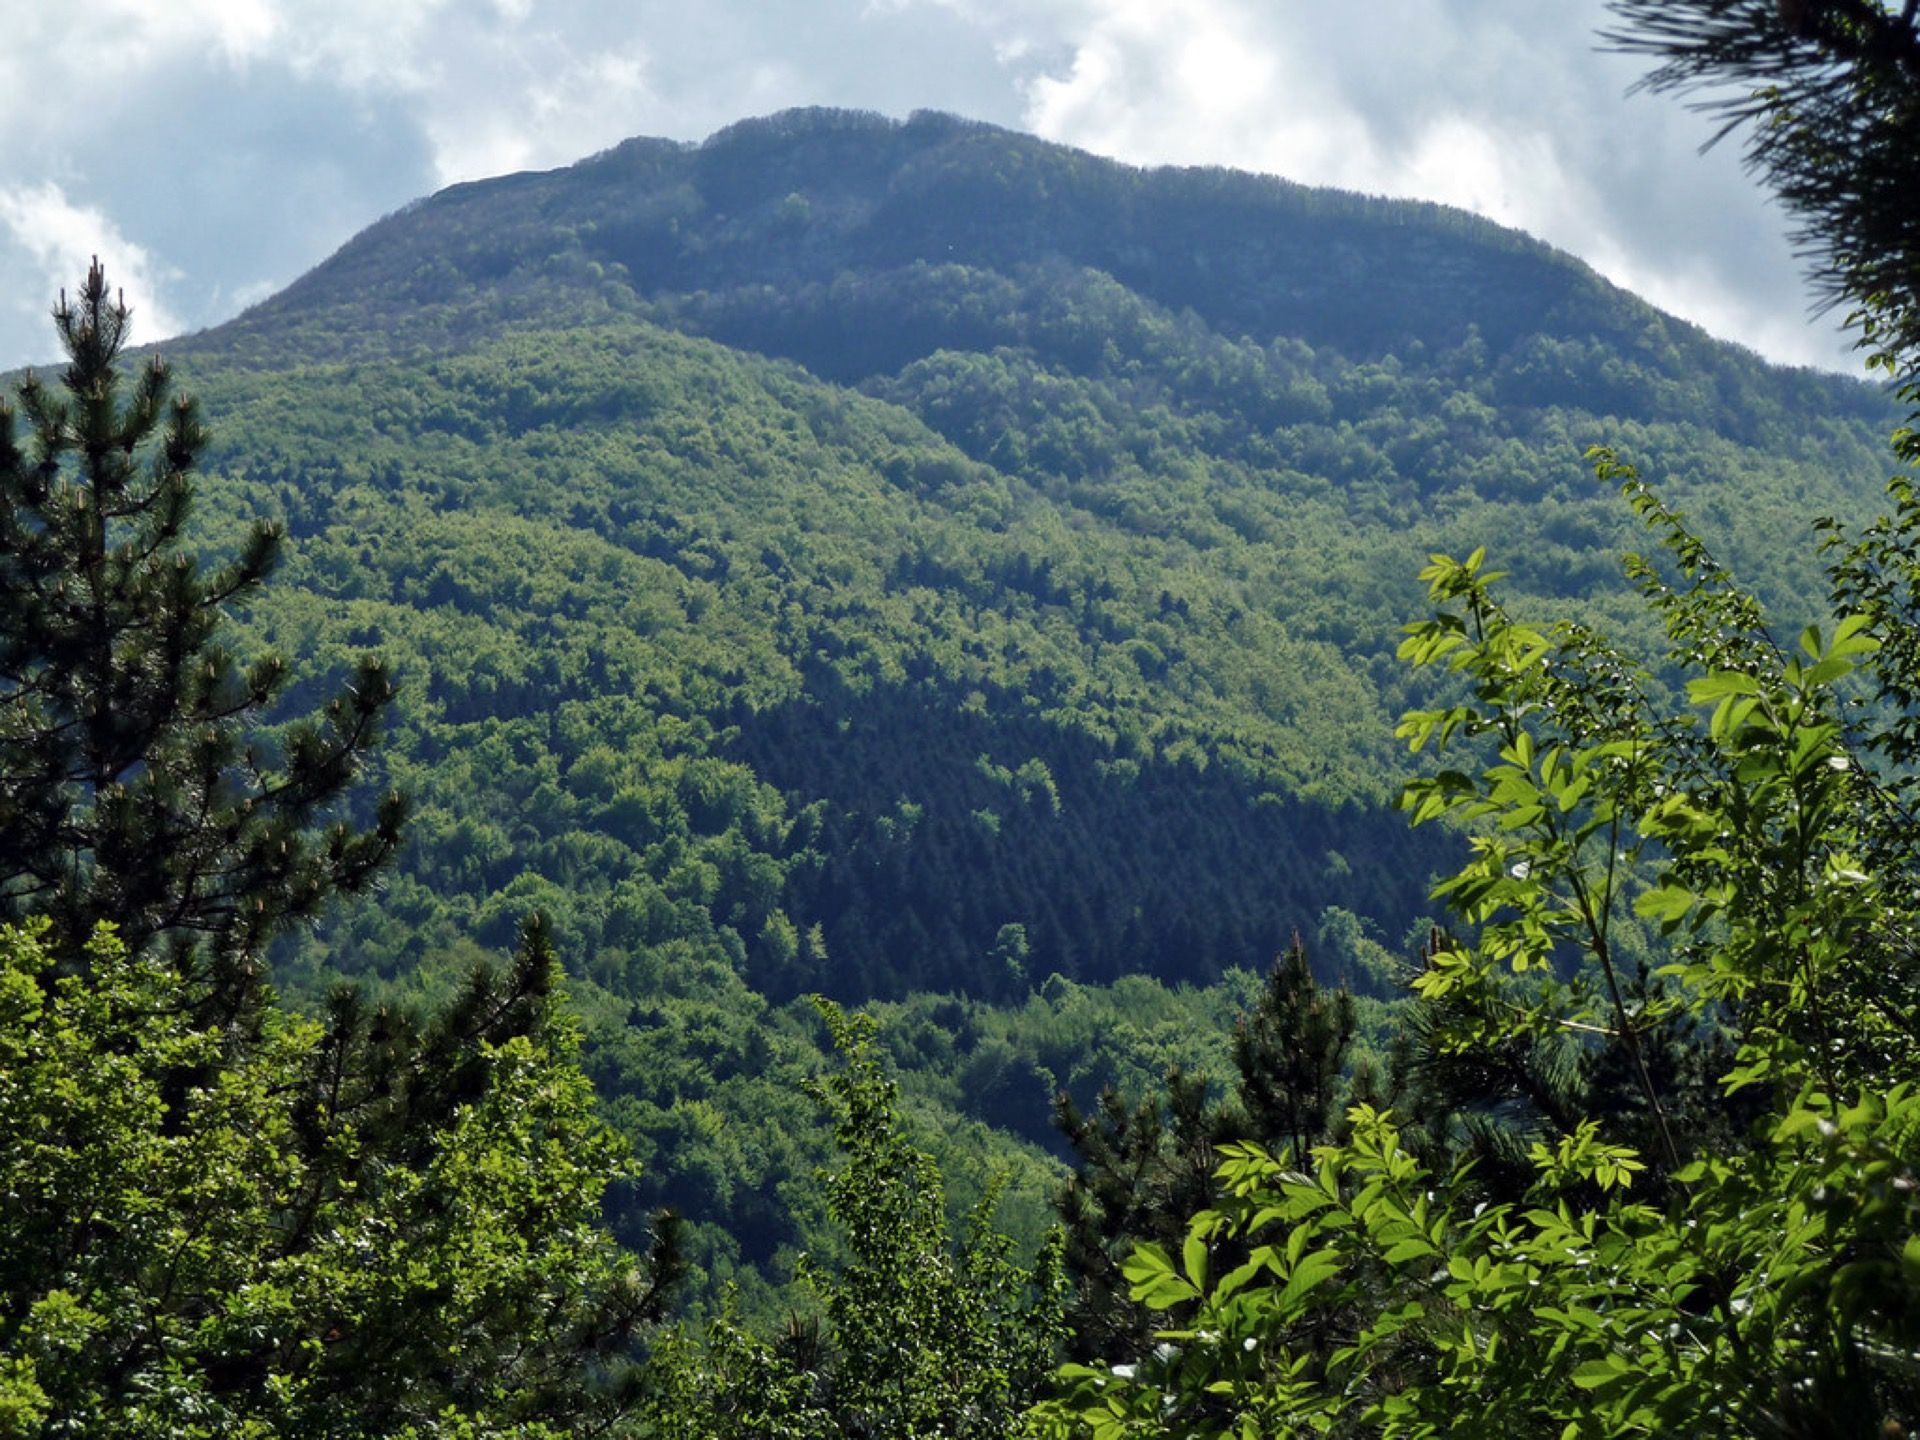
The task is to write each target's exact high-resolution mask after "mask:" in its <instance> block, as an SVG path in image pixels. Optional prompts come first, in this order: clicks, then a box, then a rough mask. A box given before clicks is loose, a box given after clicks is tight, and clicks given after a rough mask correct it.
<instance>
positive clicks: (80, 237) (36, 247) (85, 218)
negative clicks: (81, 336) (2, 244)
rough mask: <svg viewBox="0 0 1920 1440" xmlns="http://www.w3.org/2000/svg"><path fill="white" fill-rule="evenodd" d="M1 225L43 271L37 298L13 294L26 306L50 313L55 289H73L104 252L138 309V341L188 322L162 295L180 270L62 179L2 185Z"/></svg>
mask: <svg viewBox="0 0 1920 1440" xmlns="http://www.w3.org/2000/svg"><path fill="white" fill-rule="evenodd" d="M0 227H4V228H5V230H6V232H7V233H8V235H10V236H11V238H12V240H13V243H14V245H15V246H17V247H18V248H19V249H20V250H22V251H24V252H25V254H26V255H27V256H28V257H29V259H30V261H31V263H32V264H33V266H34V267H35V268H36V269H37V272H38V274H37V276H36V278H37V279H38V281H39V282H40V283H39V284H38V286H37V287H36V290H35V294H36V297H37V298H34V299H31V300H29V299H28V297H26V296H24V295H21V294H19V293H17V292H16V294H15V296H14V297H13V298H14V300H15V303H16V305H18V306H20V307H21V308H26V307H27V306H29V305H30V306H31V307H32V308H34V309H36V310H38V311H39V312H40V313H43V314H44V312H45V308H46V306H47V305H48V304H49V303H50V302H51V301H52V299H53V297H54V295H55V294H57V293H58V292H59V291H60V290H61V289H63V288H64V289H66V290H68V291H72V290H73V289H74V288H75V287H76V286H77V285H78V283H79V281H80V279H81V277H82V276H83V275H85V273H86V270H87V265H88V263H89V261H90V260H91V259H92V258H93V257H95V256H98V257H99V259H100V262H101V264H103V265H104V266H105V267H106V271H107V278H108V280H109V281H110V282H112V284H113V285H114V286H115V287H116V288H118V289H120V290H121V291H122V292H124V294H125V295H126V299H127V304H128V305H129V306H131V307H132V309H133V337H132V338H133V340H134V342H135V343H146V342H149V341H154V340H164V339H166V338H167V337H168V336H170V335H176V334H178V333H179V332H180V330H181V329H182V328H183V326H182V324H181V322H180V320H179V319H178V318H176V316H175V315H174V313H173V311H172V310H171V309H170V308H169V307H168V305H167V304H166V302H165V301H164V300H162V298H161V295H160V291H161V287H162V286H163V285H164V284H166V283H167V282H169V281H172V280H176V279H178V278H179V276H178V274H177V272H173V271H170V270H168V269H167V268H166V267H164V266H162V265H160V264H158V263H157V262H156V261H155V260H154V258H153V256H151V255H150V254H148V253H147V251H146V250H145V249H144V248H142V247H141V246H139V245H137V244H135V243H134V242H133V241H131V240H129V239H127V238H126V236H124V235H122V234H121V233H120V231H119V230H118V228H116V227H115V225H114V223H113V222H112V221H111V220H110V219H108V218H107V216H106V215H104V214H103V213H102V212H101V211H99V210H97V209H94V208H93V207H91V206H86V205H78V204H75V203H74V202H73V201H72V200H70V199H68V198H67V195H66V194H65V192H63V191H62V190H61V188H60V187H59V186H58V185H55V184H52V183H45V184H41V185H35V186H26V187H14V188H11V189H0Z"/></svg>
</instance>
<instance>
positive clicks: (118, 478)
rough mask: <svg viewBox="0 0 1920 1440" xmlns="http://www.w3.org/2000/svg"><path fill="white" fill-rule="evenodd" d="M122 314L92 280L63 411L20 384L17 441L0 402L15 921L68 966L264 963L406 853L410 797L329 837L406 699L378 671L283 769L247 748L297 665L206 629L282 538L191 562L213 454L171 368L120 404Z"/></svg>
mask: <svg viewBox="0 0 1920 1440" xmlns="http://www.w3.org/2000/svg"><path fill="white" fill-rule="evenodd" d="M128 316H129V312H128V310H127V308H126V306H125V305H124V304H120V303H116V302H114V301H112V300H111V299H110V298H109V294H108V290H107V282H106V276H105V274H104V272H103V271H102V270H101V268H100V265H99V263H98V262H97V261H96V262H95V263H94V265H93V267H92V269H90V270H89V271H88V273H87V279H86V283H85V285H84V287H83V288H82V290H81V292H80V296H79V299H78V304H77V306H76V305H70V304H69V303H68V302H67V300H66V298H65V297H64V295H63V296H62V298H61V301H60V304H59V306H58V308H56V309H55V311H54V322H55V325H56V326H57V328H58V329H59V332H60V339H61V343H62V345H63V346H64V347H65V349H66V352H67V356H68V360H69V364H68V366H67V369H66V372H65V374H64V375H63V377H62V386H61V388H62V389H63V390H64V392H65V394H64V395H58V394H55V393H53V392H50V391H48V390H47V389H46V388H44V387H43V386H41V385H40V383H39V382H38V381H37V380H36V379H34V378H33V377H32V376H28V377H27V379H26V380H25V381H24V382H23V383H22V384H21V386H20V393H19V404H20V410H21V412H22V413H23V414H24V415H25V417H26V420H27V430H28V433H27V434H26V435H25V436H20V435H17V434H16V416H15V412H14V410H13V408H12V407H11V406H9V405H7V404H5V403H4V402H0V776H4V780H0V877H4V879H3V880H0V913H4V914H6V915H7V916H9V917H13V918H18V917H19V916H21V915H23V914H46V915H51V916H53V917H55V920H56V924H57V927H58V933H59V934H60V936H61V937H62V939H63V941H64V942H65V943H68V944H70V945H72V946H74V947H75V948H76V949H77V948H78V947H79V946H81V945H83V944H84V943H85V942H86V939H87V938H88V937H89V936H90V935H91V934H92V932H93V929H94V927H95V926H96V925H97V924H99V923H100V922H102V921H103V920H111V921H113V922H114V923H115V924H117V925H119V926H120V927H122V929H123V930H124V931H125V933H126V934H127V936H128V939H129V941H130V943H132V944H133V945H134V946H135V947H136V948H138V947H141V946H144V945H145V944H146V943H147V942H148V941H149V940H151V939H153V938H154V937H156V936H164V937H166V938H167V939H169V940H171V941H173V942H175V943H176V944H178V945H180V946H182V947H184V948H192V947H194V946H198V945H202V944H205V945H206V946H207V947H208V948H209V949H210V950H211V951H212V952H214V954H215V956H216V957H217V958H218V959H219V960H221V961H231V960H232V959H233V958H234V957H236V956H247V957H258V956H259V955H260V954H261V953H262V952H263V951H264V949H265V946H266V943H267V942H268V940H270V939H271V938H272V937H273V936H274V935H276V934H278V933H279V932H281V931H282V930H284V929H285V928H286V927H287V926H288V925H289V924H290V923H291V922H293V921H295V920H302V919H307V918H310V917H311V916H313V915H314V914H315V913H316V912H317V911H318V910H319V908H320V906H321V904H322V903H323V901H324V900H326V899H327V898H328V897H329V896H331V895H333V894H334V893H336V892H352V891H355V890H358V889H361V888H363V887H364V886H365V885H366V883H367V881H368V880H369V878H370V877H371V875H372V874H373V872H374V871H375V870H376V869H378V868H379V867H380V866H381V865H382V864H384V863H385V862H386V861H387V859H388V858H390V857H391V855H392V853H393V850H394V847H395V846H396V845H397V843H398V839H399V826H400V821H401V817H402V812H403V809H404V806H403V805H402V803H401V801H400V800H399V799H398V798H397V797H389V799H388V800H387V801H386V802H385V803H383V804H382V805H381V806H380V808H379V812H378V815H377V817H376V819H375V821H374V823H373V825H372V826H371V827H370V828H369V829H368V830H367V831H366V832H364V833H359V834H356V833H355V832H354V830H353V829H352V828H351V827H350V826H348V825H347V824H344V823H336V824H334V825H332V826H329V827H327V828H326V829H325V830H324V831H321V832H320V833H315V832H316V830H317V828H318V826H319V824H320V822H321V821H323V820H324V819H325V818H326V817H327V814H328V811H329V810H330V809H331V808H332V807H334V806H335V804H336V802H337V801H338V800H339V798H340V796H341V794H342V792H344V791H345V790H346V788H347V787H348V786H349V785H350V784H351V782H352V781H353V778H354V775H355V773H356V771H357V770H358V768H359V766H360V764H361V762H362V760H363V758H364V755H365V752H366V750H367V749H368V748H369V746H370V745H371V743H372V740H373V736H374V730H375V726H376V724H377V722H378V719H379V717H380V714H381V712H382V710H383V709H384V708H385V706H386V704H387V702H388V701H389V700H390V699H391V698H392V686H391V683H390V681H389V679H388V677H387V674H386V671H385V670H384V668H382V667H381V665H380V664H379V663H378V662H377V661H374V660H365V661H362V662H361V663H360V664H359V665H358V666H357V667H356V672H355V675H354V679H353V683H352V684H351V685H349V686H348V687H347V688H346V689H345V690H344V691H343V692H342V693H341V695H339V696H338V697H337V698H335V699H333V700H332V701H331V702H330V703H329V704H328V705H327V707H326V709H325V711H324V712H323V714H322V715H321V717H320V718H319V719H317V720H309V721H303V722H300V723H298V724H294V725H292V726H291V727H290V728H288V729H287V730H286V731H285V733H284V735H283V737H282V743H281V744H280V746H279V747H278V754H277V755H269V754H267V753H263V752H262V750H260V749H259V748H258V747H257V745H256V744H254V743H253V741H252V738H251V734H250V732H251V731H252V730H253V729H254V728H255V727H257V726H258V725H259V724H260V723H261V717H262V716H263V715H264V714H265V712H266V711H267V709H268V707H269V706H270V705H271V704H272V702H273V701H274V698H275V697H276V695H278V694H279V693H280V692H281V691H282V690H283V689H284V687H285V684H286V680H287V669H286V663H285V661H284V660H282V659H281V658H280V657H279V656H277V655H271V654H266V655H262V656H260V657H259V658H258V659H257V660H255V662H254V663H253V664H252V665H251V666H250V667H248V669H247V670H246V671H245V673H244V674H243V673H241V672H240V670H239V669H238V667H236V665H235V664H234V662H233V660H232V659H231V657H230V656H229V655H228V653H227V652H226V650H225V649H224V648H222V647H221V646H220V645H219V644H218V643H216V642H215V639H214V632H215V630H216V629H217V627H218V625H219V622H220V620H221V619H222V617H223V614H224V612H225V610H226V608H227V607H228V606H229V605H231V604H233V603H235V602H237V601H239V600H241V599H242V598H244V597H247V596H250V595H251V594H252V593H253V592H254V591H256V590H257V589H258V588H259V586H260V584H261V582H262V581H263V580H264V579H265V578H266V577H267V575H268V574H269V573H270V572H271V571H272V570H273V568H274V566H275V564H276V563H277V561H278V558H279V547H280V534H279V532H278V531H277V530H276V529H275V528H274V527H273V526H271V525H265V524H260V525H256V526H255V527H254V529H253V530H252V532H251V534H250V535H249V536H248V538H247V540H246V542H245V544H244V546H243V547H242V549H241V553H240V555H239V556H238V558H236V559H235V560H234V561H233V562H232V563H231V564H230V565H228V566H226V567H224V568H222V569H219V570H216V571H214V572H213V573H211V574H202V573H201V572H200V570H199V568H198V567H197V565H196V564H195V562H194V559H193V557H192V556H191V554H189V553H188V552H187V551H186V550H185V549H184V548H183V547H182V543H181V542H182V534H183V531H184V529H185V527H186V524H187V517H188V513H189V509H190V506H191V502H192V495H193V487H192V480H191V471H192V469H193V467H194V464H195V462H196V460H197V458H198V456H199V453H200V451H201V450H202V449H203V448H204V446H205V445H206V441H207V436H206V433H205V431H203V430H202V429H201V427H200V422H199V418H198V412H197V411H196V409H195V407H194V405H193V403H192V402H191V401H189V400H184V399H183V400H176V401H173V402H171V403H169V400H168V390H169V384H170V380H169V374H168V371H167V368H166V367H165V366H164V365H162V364H160V363H159V362H158V361H150V362H149V363H148V364H147V365H146V367H145V369H144V370H143V371H142V373H141V376H140V378H139V381H138V382H137V384H136V385H135V386H134V391H133V394H132V395H130V396H125V397H124V398H123V396H122V392H121V387H120V377H119V373H118V371H117V369H116V366H115V360H116V358H117V357H118V355H119V352H120V347H121V344H122V342H123V341H124V339H125V336H126V331H127V321H128Z"/></svg>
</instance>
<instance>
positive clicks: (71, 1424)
mask: <svg viewBox="0 0 1920 1440" xmlns="http://www.w3.org/2000/svg"><path fill="white" fill-rule="evenodd" d="M47 939H48V937H47V930H46V927H45V925H44V924H35V925H34V926H31V927H29V928H28V929H26V930H18V929H8V930H6V931H4V932H0V1190H3V1191H4V1193H5V1194H6V1196H7V1204H6V1205H5V1206H4V1207H0V1353H4V1354H5V1355H6V1356H7V1357H8V1359H7V1363H6V1367H5V1369H4V1370H0V1434H5V1435H7V1436H10V1437H12V1436H18V1437H22V1440H25V1437H33V1436H40V1435H49V1436H51V1435H56V1434H60V1435H65V1434H90V1435H93V1434H98V1435H105V1434H112V1435H125V1436H156V1437H158V1436H168V1437H173V1436H195V1435H199V1436H216V1435H218V1436H239V1435H249V1436H251V1435H258V1436H268V1435H281V1434H299V1435H337V1436H360V1435H365V1436H373V1435H381V1436H387V1435H409V1436H423V1437H424V1436H460V1437H473V1436H481V1435H524V1436H533V1435H545V1434H560V1433H573V1428H572V1427H574V1426H575V1425H577V1424H581V1423H586V1422H588V1421H593V1422H594V1423H601V1422H602V1421H604V1418H605V1416H606V1414H607V1413H609V1412H610V1411H615V1410H617V1409H618V1408H619V1406H620V1404H621V1403H622V1396H621V1393H620V1390H621V1386H620V1383H619V1382H618V1381H617V1380H616V1376H617V1375H618V1372H619V1369H620V1361H621V1358H622V1356H623V1346H624V1344H625V1337H626V1335H627V1334H628V1332H629V1330H630V1329H631V1327H632V1325H633V1324H634V1323H635V1322H636V1321H637V1320H638V1319H639V1318H640V1317H641V1316H642V1315H643V1314H644V1313H646V1311H647V1308H648V1301H647V1296H646V1294H645V1291H644V1289H643V1288H642V1287H641V1285H640V1281H639V1277H637V1276H636V1275H635V1274H634V1273H633V1264H632V1261H631V1260H630V1258H629V1257H627V1256H626V1255H624V1254H623V1253H622V1252H621V1251H620V1250H619V1249H618V1248H617V1247H616V1246H615V1245H614V1244H613V1242H612V1241H611V1239H610V1238H609V1237H608V1235H607V1234H606V1233H605V1231H604V1230H602V1229H601V1228H600V1226H599V1224H598V1219H599V1210H600V1201H601V1194H602V1191H603V1190H604V1189H605V1187H606V1185H607V1183H608V1181H609V1178H610V1177H612V1176H615V1175H617V1174H618V1173H619V1172H620V1169H621V1166H622V1159H621V1155H622V1147H621V1146H620V1144H619V1143H618V1142H617V1141H616V1139H615V1138H614V1137H613V1135H612V1134H611V1133H610V1132H609V1131H608V1130H607V1128H606V1127H605V1126H604V1125H603V1124H602V1123H601V1122H600V1121H599V1120H597V1119H596V1118H595V1116H594V1109H593V1097H592V1093H591V1090H590V1089H589V1087H588V1084H587V1082H586V1080H585V1078H584V1077H583V1076H582V1075H581V1073H580V1070H579V1068H578V1066H577V1064H576V1063H575V1061H574V1046H575V1043H576V1042H575V1039H574V1036H573V1033H572V1031H571V1029H570V1028H569V1026H568V1025H567V1024H566V1022H565V1021H564V1019H562V1018H561V1017H560V1015H559V1014H558V1013H557V1012H555V1013H553V1014H552V1015H550V1016H549V1017H548V1020H547V1023H546V1024H545V1026H544V1027H543V1030H542V1032H541V1033H540V1034H539V1035H538V1036H533V1035H528V1034H520V1035H516V1036H514V1037H512V1038H510V1039H507V1040H505V1041H503V1042H502V1043H500V1044H498V1045H482V1046H481V1047H479V1048H478V1050H477V1051H476V1052H475V1053H472V1054H471V1055H469V1056H467V1057H465V1059H466V1064H465V1066H464V1071H465V1073H464V1075H463V1076H462V1080H463V1082H464V1083H463V1090H464V1093H463V1094H462V1095H461V1096H460V1098H459V1101H458V1103H455V1104H452V1105H450V1106H448V1107H446V1108H444V1109H443V1110H441V1112H440V1113H439V1114H438V1116H437V1118H436V1119H435V1121H434V1122H433V1123H431V1124H428V1123H422V1121H423V1112H424V1111H425V1110H426V1109H427V1107H426V1105H425V1104H424V1103H418V1102H416V1104H415V1105H414V1106H413V1111H414V1116H415V1123H414V1124H413V1126H412V1127H411V1133H410V1134H409V1135H408V1137H407V1139H408V1143H407V1144H406V1145H405V1146H400V1145H395V1144H391V1143H388V1144H386V1145H384V1146H383V1145H382V1144H380V1143H378V1138H377V1137H379V1136H380V1133H381V1130H382V1122H383V1119H384V1118H385V1114H384V1113H383V1106H382V1102H381V1099H380V1098H379V1097H377V1096H374V1095H372V1094H369V1093H367V1092H366V1090H365V1089H363V1088H362V1087H363V1086H368V1082H369V1080H370V1078H371V1077H369V1076H368V1075H366V1074H365V1072H364V1070H361V1071H356V1072H355V1073H352V1074H350V1075H349V1074H343V1073H342V1071H343V1067H342V1066H341V1065H340V1063H339V1058H340V1057H339V1056H338V1054H337V1053H336V1052H337V1045H336V1043H335V1042H336V1039H337V1036H338V1033H339V1032H338V1030H337V1029H336V1030H335V1031H334V1032H333V1034H332V1035H329V1033H328V1031H327V1030H326V1029H324V1028H323V1027H322V1026H320V1025H318V1024H316V1023H313V1022H310V1021H304V1020H298V1019H294V1018H292V1017H290V1016H288V1015H286V1014H284V1013H282V1012H280V1011H277V1010H272V1009H269V1010H267V1011H266V1012H265V1013H264V1014H263V1015H262V1017H261V1020H260V1024H259V1030H258V1033H257V1035H255V1036H253V1037H252V1038H251V1039H249V1040H248V1041H247V1042H246V1043H243V1044H238V1045H236V1043H235V1041H234V1037H233V1036H232V1034H231V1033H230V1032H229V1031H227V1030H225V1029H224V1028H223V1027H221V1026H219V1025H216V1024H209V1023H207V1022H205V1021H202V1020H199V1019H196V1018H195V1008H194V1007H193V1006H192V1005H190V1004H183V1003H182V1000H183V998H186V999H191V998H192V997H191V996H190V995H188V996H185V997H183V994H182V988H181V983H180V980H179V977H178V975H177V972H176V971H175V970H174V968H173V967H172V966H171V965H170V964H168V963H166V962H165V961H164V960H161V959H159V958H157V957H155V956H153V955H151V954H148V955H140V954H136V953H131V952H129V950H128V949H127V948H126V946H125V945H124V944H122V943H121V942H120V941H119V940H118V939H117V938H116V937H115V936H114V934H113V933H112V931H111V930H110V929H107V928H103V929H102V930H100V931H99V932H98V933H97V934H96V935H95V937H94V939H93V941H92V942H91V944H90V945H89V946H88V947H87V961H88V968H87V973H86V974H85V976H84V977H83V976H79V975H74V974H60V973H59V970H58V967H57V965H56V961H55V957H54V954H53V952H52V951H51V950H50V948H49V945H48V943H47ZM538 963H539V964H540V965H541V966H542V967H543V968H546V969H549V970H550V969H551V967H552V964H553V961H552V957H551V955H550V954H546V955H543V956H541V957H540V958H539V961H538ZM558 998H559V997H558V996H557V994H555V995H551V996H550V997H548V999H547V1000H546V1001H544V1002H543V1008H544V1006H545V1005H550V1004H554V1003H557V1002H558ZM383 1078H384V1080H385V1081H386V1082H387V1083H388V1084H389V1085H392V1084H394V1083H396V1082H397V1083H398V1084H399V1085H400V1086H401V1087H403V1088H404V1087H406V1086H409V1085H410V1086H411V1087H413V1088H415V1089H418V1088H420V1087H422V1086H431V1085H433V1084H435V1083H437V1082H438V1081H439V1080H440V1079H441V1077H440V1076H439V1075H438V1074H437V1073H435V1072H433V1071H425V1070H423V1071H416V1072H414V1073H412V1074H405V1073H403V1074H400V1075H393V1074H388V1075H387V1076H385V1077H383ZM368 1088H371V1087H370V1086H368Z"/></svg>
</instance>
